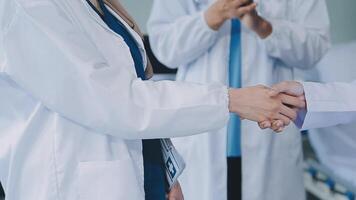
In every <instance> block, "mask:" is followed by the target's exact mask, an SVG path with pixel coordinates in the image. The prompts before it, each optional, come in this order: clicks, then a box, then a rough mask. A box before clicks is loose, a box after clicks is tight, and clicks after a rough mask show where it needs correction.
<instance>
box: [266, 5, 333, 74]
mask: <svg viewBox="0 0 356 200" xmlns="http://www.w3.org/2000/svg"><path fill="white" fill-rule="evenodd" d="M292 2H294V3H293V10H288V11H286V12H289V13H291V15H292V17H291V20H284V19H277V20H276V19H273V18H268V17H267V20H268V21H270V22H271V24H272V26H273V32H272V34H271V35H270V36H269V37H267V38H266V39H265V44H266V49H267V52H268V54H269V56H271V57H273V58H276V59H279V60H280V61H282V62H283V63H284V64H286V65H287V66H289V67H296V68H301V69H307V68H311V67H314V65H315V64H316V63H317V62H318V61H319V60H320V59H321V58H322V57H323V55H324V54H325V53H326V52H327V50H328V49H329V46H330V39H329V16H328V11H327V7H326V3H325V1H324V0H295V1H290V2H289V1H288V2H287V1H286V3H292Z"/></svg>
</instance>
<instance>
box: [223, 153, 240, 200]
mask: <svg viewBox="0 0 356 200" xmlns="http://www.w3.org/2000/svg"><path fill="white" fill-rule="evenodd" d="M227 166H228V167H227V195H228V198H227V199H228V200H241V199H242V166H241V157H236V158H228V159H227Z"/></svg>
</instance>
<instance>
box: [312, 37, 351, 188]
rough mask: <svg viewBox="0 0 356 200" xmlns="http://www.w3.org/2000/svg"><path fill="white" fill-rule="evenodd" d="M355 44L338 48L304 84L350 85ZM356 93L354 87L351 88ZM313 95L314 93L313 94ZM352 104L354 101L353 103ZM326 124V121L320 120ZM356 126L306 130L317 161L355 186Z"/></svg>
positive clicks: (334, 49)
mask: <svg viewBox="0 0 356 200" xmlns="http://www.w3.org/2000/svg"><path fill="white" fill-rule="evenodd" d="M355 52H356V41H353V42H348V43H346V44H339V45H336V46H334V47H332V49H331V50H330V51H329V52H328V53H327V55H326V56H325V57H324V58H323V59H322V61H321V62H319V63H318V65H317V67H316V71H317V74H316V75H315V76H313V77H311V78H310V79H308V81H320V82H324V83H325V82H335V81H339V82H350V81H353V80H355V78H356V68H355V65H356V64H355V63H356V57H355ZM355 90H356V87H355ZM316 92H317V91H316ZM354 101H356V100H354ZM323 120H324V121H328V122H330V121H329V119H323ZM355 130H356V123H355V122H353V123H349V124H340V125H337V126H333V127H327V128H319V129H310V130H309V135H308V137H309V138H310V142H311V144H312V146H313V148H314V150H315V151H316V153H317V155H318V158H319V160H320V161H321V163H322V164H323V165H324V166H326V167H327V168H329V169H331V170H333V172H334V173H335V174H336V175H337V176H339V177H340V178H342V179H344V180H347V181H349V182H350V183H352V184H353V185H355V186H356V171H355V169H356V157H355V155H356V134H354V132H355Z"/></svg>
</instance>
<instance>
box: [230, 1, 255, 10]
mask: <svg viewBox="0 0 356 200" xmlns="http://www.w3.org/2000/svg"><path fill="white" fill-rule="evenodd" d="M251 3H253V2H252V1H251V0H234V6H235V8H239V7H242V6H247V5H249V4H251Z"/></svg>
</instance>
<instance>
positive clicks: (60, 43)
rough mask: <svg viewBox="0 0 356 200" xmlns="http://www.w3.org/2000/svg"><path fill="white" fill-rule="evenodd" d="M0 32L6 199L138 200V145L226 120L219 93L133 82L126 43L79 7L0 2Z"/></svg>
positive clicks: (46, 0) (1, 170)
mask: <svg viewBox="0 0 356 200" xmlns="http://www.w3.org/2000/svg"><path fill="white" fill-rule="evenodd" d="M0 28H1V29H0V34H1V35H0V41H1V43H0V55H1V56H0V58H1V60H0V64H1V65H0V67H1V68H0V69H1V74H0V99H1V101H0V181H1V183H2V184H3V186H4V189H5V192H6V197H7V199H9V200H24V199H26V200H57V199H65V200H78V199H82V200H97V199H105V200H118V199H123V200H144V188H143V183H144V182H143V160H142V145H141V144H142V143H141V140H140V139H142V138H162V137H175V136H186V135H191V134H197V133H201V132H204V131H207V130H210V129H218V128H221V127H223V126H224V124H225V123H226V121H227V119H228V116H229V112H228V97H227V89H226V87H224V86H220V85H197V84H189V83H178V82H177V83H175V82H170V81H166V82H151V81H142V80H140V79H137V78H136V73H135V69H134V64H133V59H132V57H131V55H130V51H129V49H128V47H127V46H126V44H125V43H124V42H123V39H122V38H121V37H120V36H118V35H116V34H115V33H114V32H112V31H111V30H110V29H109V28H108V27H107V26H106V25H105V23H104V22H103V21H101V19H100V17H99V16H98V15H96V13H95V12H94V11H93V10H92V9H91V8H90V7H89V6H88V5H87V3H86V1H85V0H61V1H57V0H11V1H0ZM132 33H133V34H134V32H132ZM135 37H136V38H138V39H137V40H138V41H139V44H140V46H141V49H142V50H143V44H142V41H140V39H139V37H138V35H135Z"/></svg>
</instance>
